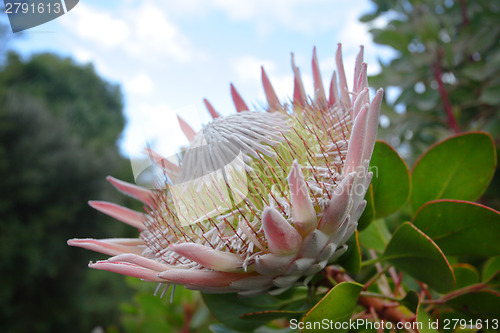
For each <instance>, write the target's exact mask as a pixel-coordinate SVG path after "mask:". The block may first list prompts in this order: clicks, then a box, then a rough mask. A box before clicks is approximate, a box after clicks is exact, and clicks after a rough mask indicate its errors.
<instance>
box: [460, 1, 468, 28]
mask: <svg viewBox="0 0 500 333" xmlns="http://www.w3.org/2000/svg"><path fill="white" fill-rule="evenodd" d="M466 2H467V1H466V0H460V9H461V12H462V24H463V25H464V26H466V25H468V24H469V16H468V15H467V3H466Z"/></svg>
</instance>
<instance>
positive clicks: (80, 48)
mask: <svg viewBox="0 0 500 333" xmlns="http://www.w3.org/2000/svg"><path fill="white" fill-rule="evenodd" d="M371 9H372V6H371V4H370V1H369V0H352V1H343V0H274V1H266V0H253V1H244V0H184V1H161V0H148V1H139V0H107V1H102V0H81V1H80V2H79V4H78V5H77V6H76V7H75V8H74V9H73V10H71V11H70V12H68V13H67V14H66V15H64V16H62V17H60V18H58V19H56V20H54V21H51V22H49V23H46V24H44V25H41V26H38V27H35V28H32V29H29V30H27V31H25V34H24V37H22V38H20V39H17V40H15V41H14V43H13V47H14V48H15V49H16V50H18V51H19V52H21V53H22V54H23V55H25V56H29V55H30V54H32V53H36V52H44V51H50V52H55V53H58V54H61V55H64V56H70V57H72V58H74V59H75V60H76V61H77V62H78V63H88V62H92V63H94V65H95V68H96V70H97V72H98V74H99V75H101V76H103V77H104V78H105V79H107V80H108V81H111V82H114V83H119V84H120V85H121V86H122V90H123V93H124V98H125V100H124V102H125V110H124V112H125V116H126V118H127V127H126V129H125V131H124V133H123V137H122V139H121V141H120V142H119V145H120V148H121V151H122V153H123V154H124V155H125V156H127V155H128V156H134V157H136V156H139V155H140V154H141V151H142V149H143V148H144V147H145V145H146V142H147V141H148V142H149V143H150V144H151V145H152V146H153V147H154V148H156V149H157V150H158V151H159V152H161V153H163V154H165V155H171V154H174V153H175V152H176V150H177V149H178V147H179V146H180V145H185V144H187V140H186V139H185V138H184V136H183V134H182V132H181V131H180V129H179V127H178V124H177V119H176V114H180V115H181V116H182V117H183V118H184V119H185V120H186V121H187V122H188V123H189V124H191V126H192V127H193V128H194V129H195V130H199V129H201V128H202V126H203V125H204V124H207V123H208V122H209V121H210V119H211V118H210V117H209V115H208V113H207V112H206V110H205V108H204V105H203V98H208V100H209V101H210V102H211V103H212V104H213V105H214V107H215V108H216V109H217V111H218V112H219V113H221V114H226V115H227V114H230V113H233V112H235V109H234V106H233V105H232V101H231V97H230V93H229V83H230V82H232V83H234V84H235V86H236V88H237V89H238V90H239V92H240V93H241V95H242V96H243V98H244V99H245V101H246V102H247V104H248V105H249V106H250V105H251V108H254V109H258V108H259V106H260V105H262V104H263V103H264V101H265V97H264V94H263V90H262V87H261V83H260V65H264V67H265V69H266V71H267V73H268V75H269V77H270V79H271V82H272V83H273V85H274V87H275V89H276V91H277V93H278V96H279V97H280V98H282V99H285V98H289V97H290V96H291V95H292V89H293V80H292V71H291V66H290V52H294V54H295V57H296V58H295V60H296V63H297V65H298V66H299V68H300V69H301V72H302V75H303V79H304V82H305V85H306V91H307V92H308V93H309V94H312V89H311V87H312V75H311V69H310V68H311V56H312V49H313V46H316V47H317V48H318V57H319V61H320V65H321V68H322V73H323V79H324V80H325V84H326V81H327V80H328V79H329V78H330V77H331V73H332V71H333V69H334V52H335V49H336V45H337V43H338V42H341V43H342V45H343V54H344V64H345V66H346V72H347V75H348V78H350V77H351V75H352V72H353V62H354V57H355V55H356V53H357V52H358V50H359V45H361V44H363V45H365V61H366V62H367V63H368V69H369V73H374V72H377V71H378V64H377V63H378V61H377V59H379V58H380V59H387V58H388V57H389V56H390V53H388V51H387V50H385V49H383V48H380V47H376V46H375V45H374V44H373V43H372V42H371V37H370V35H369V33H368V30H369V27H368V26H367V25H365V24H362V23H360V22H359V21H358V18H359V17H360V16H361V15H362V14H364V13H367V12H370V11H371ZM252 106H253V107H252Z"/></svg>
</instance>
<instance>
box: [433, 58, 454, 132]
mask: <svg viewBox="0 0 500 333" xmlns="http://www.w3.org/2000/svg"><path fill="white" fill-rule="evenodd" d="M441 57H442V52H439V53H438V58H437V59H436V61H435V62H434V66H433V72H434V78H435V79H436V82H437V84H438V89H439V94H440V95H441V99H442V100H443V106H444V110H445V111H446V116H447V117H448V127H449V128H450V129H452V130H453V131H454V132H455V133H460V128H459V127H458V123H457V120H456V119H455V116H454V115H453V108H452V106H451V103H450V100H449V98H448V92H447V91H446V88H445V87H444V83H443V80H442V76H443V69H442V68H441Z"/></svg>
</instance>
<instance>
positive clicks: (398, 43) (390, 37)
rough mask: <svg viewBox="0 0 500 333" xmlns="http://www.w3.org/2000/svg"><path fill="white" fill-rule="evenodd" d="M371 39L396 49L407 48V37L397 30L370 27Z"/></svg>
mask: <svg viewBox="0 0 500 333" xmlns="http://www.w3.org/2000/svg"><path fill="white" fill-rule="evenodd" d="M371 33H372V34H373V41H374V42H375V43H377V44H383V45H389V46H392V47H393V48H395V49H398V50H407V47H408V43H409V42H410V41H409V40H408V37H407V36H405V35H403V34H402V33H401V32H399V31H397V30H381V29H372V30H371Z"/></svg>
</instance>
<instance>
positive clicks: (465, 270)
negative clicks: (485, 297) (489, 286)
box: [452, 263, 479, 289]
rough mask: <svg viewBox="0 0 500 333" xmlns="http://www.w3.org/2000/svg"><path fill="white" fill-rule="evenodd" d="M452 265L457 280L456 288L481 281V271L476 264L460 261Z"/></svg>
mask: <svg viewBox="0 0 500 333" xmlns="http://www.w3.org/2000/svg"><path fill="white" fill-rule="evenodd" d="M452 267H453V273H454V274H455V280H456V281H457V283H456V284H455V288H454V289H461V288H464V287H467V286H470V285H471V284H476V283H478V282H479V272H478V271H477V269H476V268H475V267H474V266H472V265H469V264H464V263H459V264H454V265H453V266H452Z"/></svg>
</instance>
